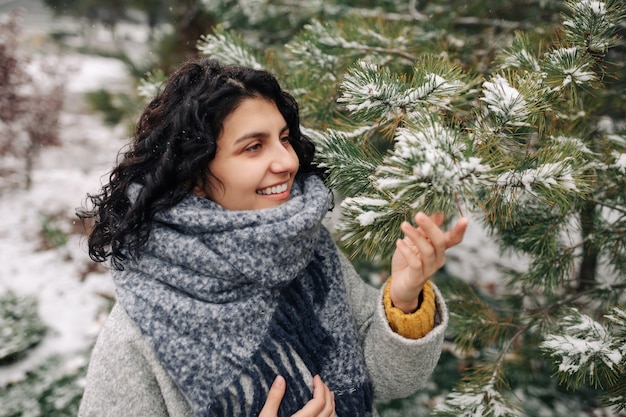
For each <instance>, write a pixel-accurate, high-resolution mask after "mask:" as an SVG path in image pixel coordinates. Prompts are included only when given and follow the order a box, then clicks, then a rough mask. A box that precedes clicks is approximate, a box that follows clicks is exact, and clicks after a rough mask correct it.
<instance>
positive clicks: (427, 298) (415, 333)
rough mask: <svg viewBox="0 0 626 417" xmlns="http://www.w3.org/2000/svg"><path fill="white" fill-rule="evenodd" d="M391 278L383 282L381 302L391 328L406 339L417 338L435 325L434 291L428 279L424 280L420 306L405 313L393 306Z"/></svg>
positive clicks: (424, 334)
mask: <svg viewBox="0 0 626 417" xmlns="http://www.w3.org/2000/svg"><path fill="white" fill-rule="evenodd" d="M390 284H391V278H389V280H388V281H387V283H386V284H385V289H384V292H383V304H384V306H385V314H386V315H387V321H389V326H390V327H391V330H393V331H394V332H396V333H397V334H399V335H400V336H403V337H406V338H407V339H419V338H422V337H424V336H426V334H427V333H428V332H429V331H431V330H432V329H433V328H434V327H435V310H436V306H435V291H434V290H433V285H432V284H431V282H430V281H426V284H424V289H423V290H422V295H423V300H422V305H421V306H420V308H418V309H417V311H416V312H414V313H409V314H407V313H405V312H404V311H402V310H400V309H399V308H396V307H394V306H393V303H392V302H391V295H390V293H389V288H390Z"/></svg>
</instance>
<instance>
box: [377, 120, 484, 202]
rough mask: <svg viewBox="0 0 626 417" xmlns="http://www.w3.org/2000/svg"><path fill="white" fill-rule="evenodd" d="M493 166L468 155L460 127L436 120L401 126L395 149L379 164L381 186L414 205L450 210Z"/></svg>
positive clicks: (378, 172)
mask: <svg viewBox="0 0 626 417" xmlns="http://www.w3.org/2000/svg"><path fill="white" fill-rule="evenodd" d="M489 169H490V167H489V166H488V165H485V164H483V163H482V162H481V160H480V158H476V157H473V156H471V155H468V152H467V145H466V144H465V143H464V141H463V136H462V135H461V133H460V132H459V131H458V130H455V129H453V128H450V127H446V126H444V125H442V124H441V123H439V122H438V121H436V120H432V119H428V120H422V121H421V122H418V124H417V125H416V126H411V127H407V128H399V129H398V130H397V132H396V137H395V146H394V149H393V150H392V151H391V152H390V153H389V154H388V155H387V156H386V157H385V159H384V161H383V163H382V164H381V166H379V168H378V170H377V173H376V177H377V178H378V180H377V187H378V188H379V190H381V191H382V192H385V193H389V194H391V195H392V196H393V198H394V199H395V200H404V201H407V202H408V203H409V205H410V206H411V207H413V208H414V209H422V210H427V211H435V210H436V211H440V210H442V211H444V212H446V213H449V212H450V211H451V209H452V207H453V206H454V205H455V198H457V197H459V196H464V195H469V194H471V193H472V189H473V188H474V186H475V185H476V184H477V183H478V180H479V176H480V175H481V174H483V173H485V172H487V171H489Z"/></svg>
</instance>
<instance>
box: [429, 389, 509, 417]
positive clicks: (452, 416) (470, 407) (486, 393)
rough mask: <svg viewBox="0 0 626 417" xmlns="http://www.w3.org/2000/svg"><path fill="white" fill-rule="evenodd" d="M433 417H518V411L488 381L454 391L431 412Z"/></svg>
mask: <svg viewBox="0 0 626 417" xmlns="http://www.w3.org/2000/svg"><path fill="white" fill-rule="evenodd" d="M432 415H433V416H435V417H476V416H480V417H519V416H520V415H521V413H520V411H519V410H517V409H515V408H514V407H512V406H511V405H509V404H508V403H507V401H506V400H505V398H504V397H503V396H502V394H501V393H500V392H498V390H496V388H495V387H494V385H493V383H492V382H491V381H490V382H489V383H488V384H486V385H484V386H474V385H471V384H468V386H466V387H465V388H464V389H463V390H456V389H455V390H454V391H452V393H450V394H449V395H448V397H447V398H446V400H445V401H444V402H442V403H439V404H438V405H437V406H436V407H435V409H434V410H433V414H432Z"/></svg>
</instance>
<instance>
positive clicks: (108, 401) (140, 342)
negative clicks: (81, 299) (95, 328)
mask: <svg viewBox="0 0 626 417" xmlns="http://www.w3.org/2000/svg"><path fill="white" fill-rule="evenodd" d="M192 415H193V414H192V412H191V409H190V407H189V405H188V403H187V401H186V400H185V399H184V397H183V395H182V394H181V393H180V391H179V390H178V388H177V387H176V386H175V385H174V383H173V380H172V379H171V378H170V377H169V375H168V374H167V372H166V371H165V369H164V368H163V366H162V365H161V364H160V363H159V361H158V360H157V358H156V355H155V353H154V351H153V350H152V349H151V348H150V346H149V344H148V343H147V341H146V340H145V338H143V336H142V335H141V333H140V331H139V329H138V328H137V327H136V326H135V324H134V323H133V322H132V321H131V319H130V318H129V317H128V315H127V314H126V312H125V311H124V310H123V309H122V308H121V307H120V306H119V305H116V306H114V307H113V310H112V311H111V314H110V315H109V317H108V319H107V322H106V323H105V325H104V327H103V329H102V331H101V332H100V335H99V336H98V340H97V341H96V345H95V346H94V349H93V352H92V356H91V359H90V362H89V367H88V370H87V380H86V385H85V391H84V394H83V398H82V400H81V404H80V408H79V412H78V416H79V417H108V416H111V417H113V416H151V417H166V416H181V417H187V416H189V417H191V416H192Z"/></svg>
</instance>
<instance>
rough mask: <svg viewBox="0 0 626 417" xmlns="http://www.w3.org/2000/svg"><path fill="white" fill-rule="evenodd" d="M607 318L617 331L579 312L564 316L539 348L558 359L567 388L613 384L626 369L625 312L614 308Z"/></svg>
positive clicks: (573, 311)
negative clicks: (583, 384) (619, 330)
mask: <svg viewBox="0 0 626 417" xmlns="http://www.w3.org/2000/svg"><path fill="white" fill-rule="evenodd" d="M606 318H607V319H608V320H609V321H610V322H611V324H613V325H614V326H615V327H617V328H621V336H620V335H619V334H618V332H617V331H616V332H611V329H609V328H607V327H605V326H604V325H602V324H601V323H599V322H597V321H595V320H593V319H592V318H591V317H589V316H588V315H586V314H582V313H580V312H579V311H578V310H576V309H573V308H572V309H571V310H570V311H569V314H567V315H565V316H563V317H562V319H561V321H560V322H559V323H558V325H557V327H556V328H555V330H558V333H552V334H548V335H547V336H546V338H545V340H544V341H543V343H541V345H540V347H541V348H542V349H544V350H545V351H546V352H547V353H548V354H549V355H550V356H552V357H553V358H555V361H556V364H557V366H558V369H557V372H558V374H559V375H560V376H561V378H562V379H563V380H564V381H567V383H568V385H572V386H578V385H579V384H581V383H589V384H592V385H594V386H596V387H606V386H607V385H614V384H615V381H616V380H617V379H618V377H619V376H620V375H623V374H624V372H625V371H626V369H625V368H624V365H625V364H626V339H625V338H624V334H625V331H626V311H624V310H622V309H619V308H614V309H613V310H612V313H611V314H610V315H607V316H606Z"/></svg>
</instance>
